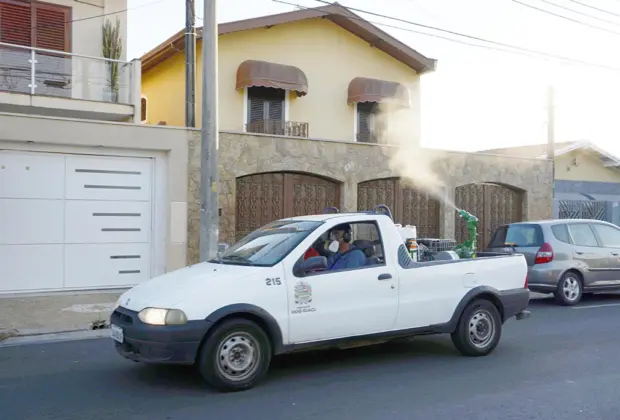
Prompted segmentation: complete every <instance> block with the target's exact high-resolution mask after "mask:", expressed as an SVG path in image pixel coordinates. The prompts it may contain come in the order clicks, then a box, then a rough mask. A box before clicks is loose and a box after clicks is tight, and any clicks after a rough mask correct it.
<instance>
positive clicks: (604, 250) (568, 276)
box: [486, 219, 620, 305]
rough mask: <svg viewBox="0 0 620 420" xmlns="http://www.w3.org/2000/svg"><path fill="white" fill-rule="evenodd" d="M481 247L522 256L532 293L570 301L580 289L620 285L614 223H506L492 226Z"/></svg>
mask: <svg viewBox="0 0 620 420" xmlns="http://www.w3.org/2000/svg"><path fill="white" fill-rule="evenodd" d="M486 251H490V252H518V253H522V254H524V255H525V258H526V260H527V263H528V266H529V270H528V285H529V289H530V290H531V291H532V292H539V293H553V294H554V295H555V298H556V300H557V301H558V302H559V303H560V304H562V305H574V304H576V303H577V302H579V301H580V300H581V297H582V296H583V294H584V293H592V292H604V291H616V290H620V228H618V226H616V225H613V224H611V223H607V222H603V221H600V220H583V219H558V220H543V221H536V222H519V223H510V224H508V225H504V226H500V227H499V228H497V229H496V230H495V232H494V233H493V236H492V237H491V241H490V243H489V246H488V247H487V249H486Z"/></svg>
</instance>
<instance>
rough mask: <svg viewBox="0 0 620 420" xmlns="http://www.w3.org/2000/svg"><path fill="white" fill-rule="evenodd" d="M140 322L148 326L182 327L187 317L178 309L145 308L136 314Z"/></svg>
mask: <svg viewBox="0 0 620 420" xmlns="http://www.w3.org/2000/svg"><path fill="white" fill-rule="evenodd" d="M138 318H140V321H142V322H144V323H145V324H149V325H183V324H186V323H187V315H185V312H183V311H181V310H180V309H163V308H145V309H143V310H141V311H140V313H139V314H138Z"/></svg>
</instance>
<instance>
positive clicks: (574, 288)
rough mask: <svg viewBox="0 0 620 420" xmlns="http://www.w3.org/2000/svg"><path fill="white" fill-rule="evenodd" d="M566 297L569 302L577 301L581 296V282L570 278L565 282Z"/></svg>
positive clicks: (563, 289) (563, 288)
mask: <svg viewBox="0 0 620 420" xmlns="http://www.w3.org/2000/svg"><path fill="white" fill-rule="evenodd" d="M562 291H563V292H564V296H566V299H568V300H575V299H577V297H578V296H579V281H578V280H577V279H575V278H573V277H569V278H567V279H566V280H565V281H564V285H563V287H562Z"/></svg>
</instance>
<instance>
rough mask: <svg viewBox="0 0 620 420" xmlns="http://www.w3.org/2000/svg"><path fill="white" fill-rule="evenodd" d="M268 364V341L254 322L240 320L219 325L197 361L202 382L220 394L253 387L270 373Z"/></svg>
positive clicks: (208, 339) (269, 346)
mask: <svg viewBox="0 0 620 420" xmlns="http://www.w3.org/2000/svg"><path fill="white" fill-rule="evenodd" d="M270 362H271V342H270V341H269V337H268V336H267V334H266V333H265V331H264V330H263V329H262V328H261V327H260V326H259V325H257V324H256V323H255V322H252V321H250V320H247V319H243V318H234V319H231V320H228V321H225V322H223V323H222V324H221V325H218V326H217V327H216V328H215V331H213V333H212V334H211V335H210V336H209V337H208V338H207V341H206V342H205V343H204V345H203V346H202V349H201V351H200V355H199V359H198V365H199V369H200V374H201V375H202V377H203V379H204V380H205V382H207V384H208V385H210V386H212V387H213V388H215V389H217V390H219V391H223V392H231V391H243V390H246V389H250V388H252V387H254V386H255V385H256V384H257V383H258V382H259V381H260V380H261V379H262V378H263V376H265V374H266V373H267V371H268V370H269V364H270Z"/></svg>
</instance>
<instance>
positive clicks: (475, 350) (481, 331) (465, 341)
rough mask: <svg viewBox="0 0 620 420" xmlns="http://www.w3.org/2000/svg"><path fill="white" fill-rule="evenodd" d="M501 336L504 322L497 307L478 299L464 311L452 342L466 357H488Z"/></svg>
mask: <svg viewBox="0 0 620 420" xmlns="http://www.w3.org/2000/svg"><path fill="white" fill-rule="evenodd" d="M501 335H502V322H501V318H500V315H499V311H498V310H497V308H496V307H495V305H494V304H493V303H491V302H489V301H488V300H486V299H476V300H474V301H473V302H471V303H470V304H469V305H467V307H466V308H465V311H463V314H462V315H461V318H460V319H459V323H458V325H457V328H456V331H455V332H453V333H452V342H453V343H454V346H455V347H456V348H457V350H458V351H460V352H461V354H463V355H464V356H471V357H476V356H486V355H487V354H489V353H491V352H492V351H493V350H494V349H495V347H497V344H498V343H499V339H500V337H501Z"/></svg>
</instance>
